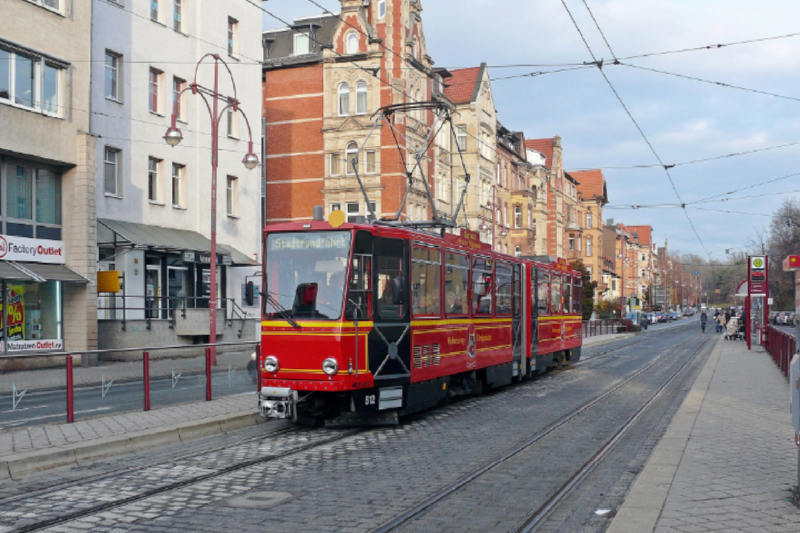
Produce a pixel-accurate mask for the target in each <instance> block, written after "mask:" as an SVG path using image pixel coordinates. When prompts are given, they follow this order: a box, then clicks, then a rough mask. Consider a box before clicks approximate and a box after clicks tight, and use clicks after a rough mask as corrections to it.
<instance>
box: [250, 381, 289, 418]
mask: <svg viewBox="0 0 800 533" xmlns="http://www.w3.org/2000/svg"><path fill="white" fill-rule="evenodd" d="M258 406H259V408H260V410H261V417H262V418H264V419H267V418H284V419H285V418H291V419H292V420H295V421H296V420H297V391H295V390H292V389H290V388H284V387H264V388H262V389H261V391H259V393H258Z"/></svg>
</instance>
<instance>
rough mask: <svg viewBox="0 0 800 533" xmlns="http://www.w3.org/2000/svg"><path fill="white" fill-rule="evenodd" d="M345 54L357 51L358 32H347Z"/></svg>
mask: <svg viewBox="0 0 800 533" xmlns="http://www.w3.org/2000/svg"><path fill="white" fill-rule="evenodd" d="M345 53H346V54H357V53H358V34H357V33H356V32H350V33H348V34H347V45H346V48H345Z"/></svg>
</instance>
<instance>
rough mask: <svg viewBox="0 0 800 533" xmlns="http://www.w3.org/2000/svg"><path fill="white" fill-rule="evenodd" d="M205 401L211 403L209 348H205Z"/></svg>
mask: <svg viewBox="0 0 800 533" xmlns="http://www.w3.org/2000/svg"><path fill="white" fill-rule="evenodd" d="M206 401H207V402H210V401H211V348H206Z"/></svg>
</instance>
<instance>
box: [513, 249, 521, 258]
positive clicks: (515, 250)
mask: <svg viewBox="0 0 800 533" xmlns="http://www.w3.org/2000/svg"><path fill="white" fill-rule="evenodd" d="M521 256H522V248H520V247H519V246H516V247H515V248H514V257H521Z"/></svg>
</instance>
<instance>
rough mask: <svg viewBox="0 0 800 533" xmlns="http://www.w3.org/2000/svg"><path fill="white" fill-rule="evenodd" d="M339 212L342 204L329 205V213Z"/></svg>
mask: <svg viewBox="0 0 800 533" xmlns="http://www.w3.org/2000/svg"><path fill="white" fill-rule="evenodd" d="M341 210H342V204H331V213H333V212H334V211H341Z"/></svg>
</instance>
